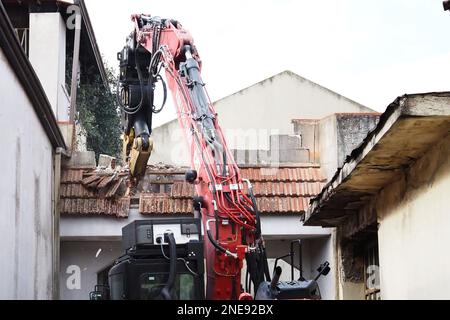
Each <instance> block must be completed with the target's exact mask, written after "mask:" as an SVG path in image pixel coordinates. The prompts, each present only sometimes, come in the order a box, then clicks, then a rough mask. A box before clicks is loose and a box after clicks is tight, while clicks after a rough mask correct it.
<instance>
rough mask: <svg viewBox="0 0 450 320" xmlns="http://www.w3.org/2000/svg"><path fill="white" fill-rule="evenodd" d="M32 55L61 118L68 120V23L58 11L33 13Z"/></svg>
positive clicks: (41, 79)
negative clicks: (66, 87)
mask: <svg viewBox="0 0 450 320" xmlns="http://www.w3.org/2000/svg"><path fill="white" fill-rule="evenodd" d="M29 41H30V44H29V46H30V52H29V58H30V62H31V64H32V65H33V68H34V70H35V71H36V74H37V75H38V77H39V80H40V81H41V83H42V86H43V87H44V90H45V93H46V94H47V97H48V99H49V101H50V104H51V106H52V109H53V112H54V113H55V116H56V118H57V119H58V120H59V121H67V120H68V119H69V116H68V111H69V98H68V96H67V91H66V90H65V83H66V81H65V76H66V25H65V24H64V21H63V19H62V17H61V15H60V13H59V12H49V13H30V40H29Z"/></svg>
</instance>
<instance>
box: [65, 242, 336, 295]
mask: <svg viewBox="0 0 450 320" xmlns="http://www.w3.org/2000/svg"><path fill="white" fill-rule="evenodd" d="M292 239H294V238H292ZM266 246H267V251H268V255H269V259H268V262H269V270H270V271H272V270H273V267H274V264H275V258H276V257H278V256H280V255H284V254H286V253H288V252H289V248H290V240H289V239H287V240H268V241H267V242H266ZM295 252H296V253H297V247H295ZM121 255H122V249H121V243H120V241H115V240H111V241H63V242H61V262H60V265H61V272H60V295H61V299H63V300H86V299H88V298H89V292H91V291H93V289H94V286H95V285H96V284H97V274H98V273H99V272H101V271H103V270H104V269H105V268H108V267H109V266H111V265H112V263H113V262H114V260H115V259H117V258H118V257H119V256H121ZM302 257H303V276H304V277H305V278H306V279H311V278H314V277H315V275H316V274H317V272H316V268H317V267H318V266H319V265H320V264H321V263H323V262H325V261H329V262H331V261H330V260H331V259H332V250H331V237H329V236H325V237H322V238H315V239H304V240H303V255H302ZM297 259H298V258H295V269H294V277H295V279H297V278H298V277H299V274H300V273H299V270H298V263H297V261H298V260H297ZM278 265H279V266H281V267H282V268H283V273H282V276H281V280H283V281H287V280H290V279H291V271H290V270H291V269H290V265H289V260H287V261H283V260H281V261H280V262H279V263H278ZM245 270H246V269H245V267H244V268H243V271H242V278H243V283H244V281H245V280H244V279H245ZM319 286H320V291H321V294H322V297H323V299H326V300H332V299H335V290H334V273H333V272H332V271H331V272H330V273H329V274H328V276H326V277H321V278H320V279H319Z"/></svg>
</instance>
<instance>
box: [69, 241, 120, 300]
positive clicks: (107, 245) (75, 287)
mask: <svg viewBox="0 0 450 320" xmlns="http://www.w3.org/2000/svg"><path fill="white" fill-rule="evenodd" d="M121 255H122V248H121V243H120V241H80V242H77V241H68V242H61V264H60V265H61V272H60V297H61V299H63V300H88V299H89V292H91V291H93V290H94V286H95V285H96V284H97V273H98V272H101V271H102V270H104V269H105V268H107V267H109V266H111V265H112V264H113V262H114V260H115V259H117V258H118V257H120V256H121Z"/></svg>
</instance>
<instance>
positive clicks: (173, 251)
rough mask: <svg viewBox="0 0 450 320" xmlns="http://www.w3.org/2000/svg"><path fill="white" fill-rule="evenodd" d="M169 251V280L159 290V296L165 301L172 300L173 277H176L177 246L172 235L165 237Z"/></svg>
mask: <svg viewBox="0 0 450 320" xmlns="http://www.w3.org/2000/svg"><path fill="white" fill-rule="evenodd" d="M167 238H168V242H169V249H170V256H169V257H170V267H169V279H167V282H166V285H165V286H164V288H162V290H161V296H162V297H163V298H164V299H165V300H173V299H174V298H173V296H172V295H171V293H170V292H171V291H172V289H173V286H174V284H175V277H176V275H177V244H176V242H175V237H174V236H173V233H169V234H168V235H167Z"/></svg>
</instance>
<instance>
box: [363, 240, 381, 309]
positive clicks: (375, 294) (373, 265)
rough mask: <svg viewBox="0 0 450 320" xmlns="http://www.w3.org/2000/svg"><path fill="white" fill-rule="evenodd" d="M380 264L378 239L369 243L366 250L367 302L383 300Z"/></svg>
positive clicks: (365, 280) (365, 279)
mask: <svg viewBox="0 0 450 320" xmlns="http://www.w3.org/2000/svg"><path fill="white" fill-rule="evenodd" d="M379 269H380V262H379V258H378V238H377V237H376V236H375V237H373V239H371V240H370V241H368V242H367V243H366V245H365V248H364V283H365V298H366V300H381V293H380V272H379Z"/></svg>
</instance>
